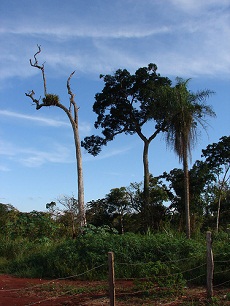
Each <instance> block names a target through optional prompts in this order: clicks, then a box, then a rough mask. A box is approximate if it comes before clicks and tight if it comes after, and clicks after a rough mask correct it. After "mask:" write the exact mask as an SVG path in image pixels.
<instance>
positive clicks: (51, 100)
mask: <svg viewBox="0 0 230 306" xmlns="http://www.w3.org/2000/svg"><path fill="white" fill-rule="evenodd" d="M39 53H41V47H40V46H38V52H37V53H35V55H34V62H33V61H32V60H31V59H30V65H31V66H32V67H35V68H37V69H39V70H41V73H42V78H43V86H44V97H43V99H42V101H40V99H36V98H35V97H34V95H35V92H34V91H33V90H31V91H30V92H28V93H26V96H27V97H29V98H30V99H31V100H32V101H33V102H34V104H35V105H36V109H37V110H39V109H40V108H42V107H45V106H56V107H59V108H61V109H62V110H63V111H64V112H65V113H66V115H67V116H68V118H69V121H70V123H71V126H72V129H73V134H74V141H75V149H76V161H77V177H78V209H79V215H80V225H81V227H83V226H85V225H86V217H85V207H84V183H83V169H82V156H81V145H80V137H79V128H78V107H77V104H76V102H75V95H74V94H73V92H72V90H71V88H70V80H71V78H72V76H73V75H74V73H75V71H74V72H72V73H71V74H70V76H69V78H68V80H67V90H68V94H69V96H70V98H69V100H70V104H69V108H67V107H66V106H65V105H63V104H62V103H61V102H60V100H59V96H58V95H55V94H50V93H47V87H46V76H45V67H44V64H42V65H39V64H38V60H37V55H38V54H39Z"/></svg>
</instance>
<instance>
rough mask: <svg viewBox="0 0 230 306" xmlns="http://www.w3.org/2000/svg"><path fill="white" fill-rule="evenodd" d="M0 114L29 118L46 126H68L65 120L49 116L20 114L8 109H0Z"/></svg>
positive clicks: (23, 118)
mask: <svg viewBox="0 0 230 306" xmlns="http://www.w3.org/2000/svg"><path fill="white" fill-rule="evenodd" d="M0 116H4V117H12V118H17V119H22V120H30V121H33V122H36V123H39V124H42V125H46V126H53V127H60V126H69V123H68V122H65V121H61V120H54V119H51V118H44V117H39V116H31V115H26V114H20V113H16V112H12V111H8V110H0Z"/></svg>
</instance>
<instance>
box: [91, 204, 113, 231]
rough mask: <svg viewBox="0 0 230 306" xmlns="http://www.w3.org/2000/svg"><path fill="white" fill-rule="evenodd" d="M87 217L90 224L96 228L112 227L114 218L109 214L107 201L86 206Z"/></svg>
mask: <svg viewBox="0 0 230 306" xmlns="http://www.w3.org/2000/svg"><path fill="white" fill-rule="evenodd" d="M86 216H87V220H88V223H89V224H92V225H94V226H96V227H100V226H104V225H108V226H110V227H112V218H111V214H110V213H109V212H108V202H107V200H106V199H98V200H92V201H89V202H88V203H87V204H86Z"/></svg>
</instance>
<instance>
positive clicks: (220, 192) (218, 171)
mask: <svg viewBox="0 0 230 306" xmlns="http://www.w3.org/2000/svg"><path fill="white" fill-rule="evenodd" d="M202 156H203V157H205V163H206V164H207V165H208V166H209V167H210V170H211V171H212V173H213V174H214V175H215V177H216V182H217V186H216V187H217V198H218V201H217V202H218V204H217V217H216V231H217V232H218V230H219V220H220V208H221V200H222V198H224V193H225V192H226V190H228V186H227V182H228V181H229V169H230V136H223V137H221V138H220V140H219V142H218V143H213V144H210V145H208V146H207V148H206V149H204V150H202Z"/></svg>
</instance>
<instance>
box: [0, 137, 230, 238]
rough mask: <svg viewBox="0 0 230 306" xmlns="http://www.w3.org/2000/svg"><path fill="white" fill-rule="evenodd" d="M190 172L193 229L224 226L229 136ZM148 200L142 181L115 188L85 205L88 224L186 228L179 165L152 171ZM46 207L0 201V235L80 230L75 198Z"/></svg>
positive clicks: (228, 212) (228, 214) (229, 188)
mask: <svg viewBox="0 0 230 306" xmlns="http://www.w3.org/2000/svg"><path fill="white" fill-rule="evenodd" d="M202 154H203V155H202V156H203V159H202V160H198V161H196V162H195V163H194V165H193V166H192V168H191V169H190V171H189V177H190V182H189V183H190V215H191V231H192V233H193V234H197V233H199V232H205V231H207V230H215V231H220V230H224V231H226V230H227V229H228V228H229V220H230V209H229V205H230V185H229V165H230V157H229V155H230V137H229V136H228V137H227V136H224V137H222V138H221V139H220V141H219V142H218V143H214V144H211V145H209V146H207V148H206V149H205V150H203V151H202ZM149 188H150V189H149V190H150V203H149V206H148V210H147V211H146V208H145V209H144V195H143V183H142V182H140V183H137V182H135V183H131V184H130V186H128V187H118V188H113V189H111V190H110V192H109V193H108V194H107V195H105V197H104V198H103V199H97V200H92V201H90V202H88V203H87V204H86V219H87V223H88V225H92V226H95V227H103V226H106V227H107V228H109V229H110V230H111V231H114V230H115V231H117V232H118V233H121V234H124V233H127V232H133V233H144V232H145V233H146V227H145V225H146V224H145V222H146V220H148V224H149V228H148V230H149V231H151V232H153V231H164V232H165V231H166V232H167V231H170V230H176V231H179V232H184V228H185V211H184V210H185V208H184V207H185V206H184V196H185V195H184V175H183V170H182V169H176V168H175V169H173V170H171V171H170V172H169V173H167V172H164V173H163V174H162V175H160V176H158V177H153V176H150V183H149ZM46 209H47V211H46V212H39V211H32V212H28V213H24V212H20V211H18V210H17V209H16V208H14V206H13V205H11V204H2V203H1V204H0V229H1V236H5V237H9V238H12V239H14V238H17V237H25V238H29V239H31V240H34V239H46V238H48V239H59V238H62V237H73V238H75V237H76V236H77V234H78V232H79V231H81V233H82V229H80V227H79V214H78V203H77V200H76V199H75V198H74V197H73V196H72V197H68V196H64V197H63V198H61V199H58V200H57V201H56V202H51V203H47V204H46Z"/></svg>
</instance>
